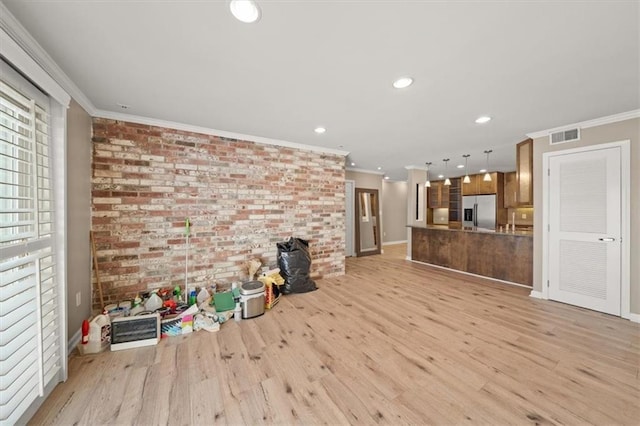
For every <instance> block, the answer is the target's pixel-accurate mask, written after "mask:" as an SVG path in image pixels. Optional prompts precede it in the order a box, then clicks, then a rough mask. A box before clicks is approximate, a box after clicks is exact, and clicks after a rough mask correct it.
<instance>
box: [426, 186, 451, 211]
mask: <svg viewBox="0 0 640 426" xmlns="http://www.w3.org/2000/svg"><path fill="white" fill-rule="evenodd" d="M428 206H429V208H430V209H441V208H449V187H448V186H445V184H444V181H441V180H438V181H432V182H431V188H429V204H428Z"/></svg>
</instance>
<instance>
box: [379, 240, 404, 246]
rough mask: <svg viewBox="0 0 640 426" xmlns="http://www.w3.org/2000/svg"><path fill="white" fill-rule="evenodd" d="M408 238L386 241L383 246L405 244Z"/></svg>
mask: <svg viewBox="0 0 640 426" xmlns="http://www.w3.org/2000/svg"><path fill="white" fill-rule="evenodd" d="M406 242H407V240H404V241H387V242H386V243H382V245H383V246H390V245H391V244H405V243H406Z"/></svg>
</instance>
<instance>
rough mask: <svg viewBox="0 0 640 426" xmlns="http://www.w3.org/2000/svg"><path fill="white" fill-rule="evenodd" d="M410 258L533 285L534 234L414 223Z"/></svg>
mask: <svg viewBox="0 0 640 426" xmlns="http://www.w3.org/2000/svg"><path fill="white" fill-rule="evenodd" d="M411 259H412V260H416V261H419V262H424V263H428V264H431V265H437V266H443V267H445V268H450V269H455V270H458V271H462V272H468V273H471V274H476V275H482V276H485V277H489V278H495V279H499V280H503V281H509V282H512V283H516V284H523V285H526V286H533V236H532V232H530V231H517V230H516V232H515V233H511V232H509V233H507V232H487V231H479V230H463V229H449V228H447V227H443V226H427V227H426V228H425V227H415V226H414V227H412V230H411Z"/></svg>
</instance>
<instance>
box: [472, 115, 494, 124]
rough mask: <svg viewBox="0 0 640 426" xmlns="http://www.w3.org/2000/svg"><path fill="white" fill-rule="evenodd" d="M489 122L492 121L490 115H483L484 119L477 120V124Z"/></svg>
mask: <svg viewBox="0 0 640 426" xmlns="http://www.w3.org/2000/svg"><path fill="white" fill-rule="evenodd" d="M489 121H491V117H489V116H488V115H483V116H482V117H478V118H476V123H478V124H484V123H488V122H489Z"/></svg>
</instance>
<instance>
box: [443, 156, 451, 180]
mask: <svg viewBox="0 0 640 426" xmlns="http://www.w3.org/2000/svg"><path fill="white" fill-rule="evenodd" d="M442 161H444V175H445V177H446V179H445V180H444V185H445V186H449V185H451V181H450V180H449V177H448V176H447V163H448V162H449V159H448V158H444V159H443V160H442Z"/></svg>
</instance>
